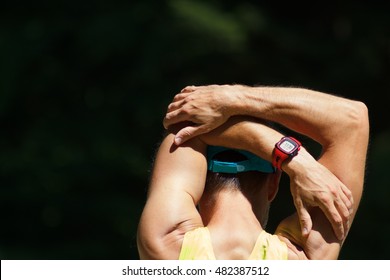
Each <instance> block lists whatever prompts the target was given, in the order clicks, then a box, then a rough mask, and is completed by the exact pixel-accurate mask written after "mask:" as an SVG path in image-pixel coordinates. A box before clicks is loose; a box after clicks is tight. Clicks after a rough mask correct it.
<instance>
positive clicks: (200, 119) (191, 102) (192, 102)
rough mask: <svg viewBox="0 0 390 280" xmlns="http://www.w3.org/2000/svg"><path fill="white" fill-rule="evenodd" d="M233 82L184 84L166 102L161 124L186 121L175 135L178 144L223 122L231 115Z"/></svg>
mask: <svg viewBox="0 0 390 280" xmlns="http://www.w3.org/2000/svg"><path fill="white" fill-rule="evenodd" d="M237 87H238V86H237ZM237 87H236V86H229V85H225V86H219V85H210V86H201V87H196V86H188V87H185V88H184V89H183V90H182V91H181V92H180V93H179V94H177V95H176V96H175V97H174V99H173V101H172V103H171V104H169V106H168V110H167V114H166V115H165V118H164V121H163V124H164V127H165V128H168V127H169V126H171V125H173V124H177V123H180V122H189V123H191V124H192V125H188V126H185V127H184V128H182V129H181V130H180V131H178V133H177V134H176V136H175V140H174V141H175V144H176V145H180V144H182V143H184V142H186V141H188V140H189V139H191V138H193V137H195V136H198V135H200V134H204V133H207V132H209V131H211V130H213V129H215V128H217V127H218V126H220V125H221V124H223V123H225V122H226V121H227V120H228V119H229V117H230V116H231V115H232V106H231V104H234V92H235V91H237V90H238V88H237Z"/></svg>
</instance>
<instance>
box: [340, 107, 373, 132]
mask: <svg viewBox="0 0 390 280" xmlns="http://www.w3.org/2000/svg"><path fill="white" fill-rule="evenodd" d="M345 125H346V126H347V129H348V130H347V131H348V132H349V133H350V132H355V133H359V134H360V135H361V136H362V137H367V138H368V134H369V115H368V108H367V106H366V104H365V103H363V102H361V101H351V102H350V106H349V110H348V111H347V114H346V120H345Z"/></svg>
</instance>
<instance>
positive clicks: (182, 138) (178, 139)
mask: <svg viewBox="0 0 390 280" xmlns="http://www.w3.org/2000/svg"><path fill="white" fill-rule="evenodd" d="M205 131H206V129H205V127H204V126H187V127H185V128H183V129H181V130H180V131H179V132H178V133H176V135H175V140H174V141H175V144H176V145H177V146H179V145H181V144H183V143H185V142H186V141H188V140H190V139H191V138H193V137H195V136H198V135H200V134H202V133H204V132H205Z"/></svg>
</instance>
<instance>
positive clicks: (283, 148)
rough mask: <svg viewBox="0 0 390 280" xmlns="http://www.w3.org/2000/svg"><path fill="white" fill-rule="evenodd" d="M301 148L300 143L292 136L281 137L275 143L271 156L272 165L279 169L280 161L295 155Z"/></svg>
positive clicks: (280, 166) (280, 167)
mask: <svg viewBox="0 0 390 280" xmlns="http://www.w3.org/2000/svg"><path fill="white" fill-rule="evenodd" d="M300 149H301V143H300V142H299V141H298V140H297V139H295V138H293V137H282V139H280V141H279V142H277V143H276V144H275V148H274V153H273V156H272V165H273V166H274V167H275V168H277V169H279V170H281V169H282V163H283V162H284V161H285V160H286V159H288V158H293V157H295V156H296V155H297V154H298V152H299V150H300Z"/></svg>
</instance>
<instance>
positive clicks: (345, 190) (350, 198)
mask: <svg viewBox="0 0 390 280" xmlns="http://www.w3.org/2000/svg"><path fill="white" fill-rule="evenodd" d="M341 188H342V190H343V193H344V195H345V196H346V198H347V199H348V201H349V205H348V204H347V203H346V204H347V206H348V208H349V209H350V214H351V215H352V213H353V204H354V200H353V195H352V192H351V190H350V189H348V187H347V186H345V185H342V186H341Z"/></svg>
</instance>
